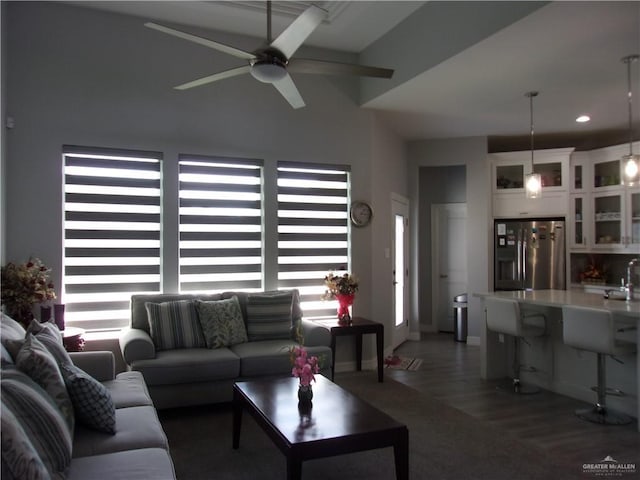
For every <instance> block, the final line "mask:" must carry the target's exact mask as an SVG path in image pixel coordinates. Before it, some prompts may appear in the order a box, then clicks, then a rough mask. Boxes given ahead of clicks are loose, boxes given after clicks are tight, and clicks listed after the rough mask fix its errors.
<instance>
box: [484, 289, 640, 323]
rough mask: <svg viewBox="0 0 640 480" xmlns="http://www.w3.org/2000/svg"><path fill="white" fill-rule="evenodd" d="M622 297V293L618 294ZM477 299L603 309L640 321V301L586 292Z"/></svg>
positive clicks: (507, 294) (544, 292) (522, 293)
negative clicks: (629, 300) (508, 299)
mask: <svg viewBox="0 0 640 480" xmlns="http://www.w3.org/2000/svg"><path fill="white" fill-rule="evenodd" d="M616 294H618V295H620V293H618V292H616ZM473 295H474V296H475V297H480V298H486V297H498V298H515V299H516V300H518V301H519V302H521V303H522V304H525V305H540V306H545V307H559V308H562V307H563V306H565V305H575V306H578V307H591V308H602V309H605V310H609V311H611V312H613V313H614V314H616V315H623V316H625V317H630V318H635V319H636V320H639V321H640V300H633V301H631V302H626V301H625V300H624V299H622V300H619V299H608V300H607V299H605V298H604V296H603V295H602V294H598V293H586V292H584V290H581V289H575V290H534V291H529V292H525V291H514V292H489V293H474V294H473Z"/></svg>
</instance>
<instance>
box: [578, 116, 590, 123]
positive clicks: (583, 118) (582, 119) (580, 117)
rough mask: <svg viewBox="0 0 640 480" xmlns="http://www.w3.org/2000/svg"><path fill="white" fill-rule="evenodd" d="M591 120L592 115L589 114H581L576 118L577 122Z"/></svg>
mask: <svg viewBox="0 0 640 480" xmlns="http://www.w3.org/2000/svg"><path fill="white" fill-rule="evenodd" d="M590 120H591V117H590V116H589V115H580V116H579V117H578V118H576V122H578V123H587V122H588V121H590Z"/></svg>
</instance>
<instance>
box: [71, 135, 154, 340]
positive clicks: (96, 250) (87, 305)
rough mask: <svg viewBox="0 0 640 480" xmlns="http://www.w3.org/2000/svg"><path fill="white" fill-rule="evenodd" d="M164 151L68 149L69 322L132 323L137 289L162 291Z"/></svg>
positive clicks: (93, 326) (101, 326)
mask: <svg viewBox="0 0 640 480" xmlns="http://www.w3.org/2000/svg"><path fill="white" fill-rule="evenodd" d="M161 158H162V157H161V154H159V153H155V152H132V151H120V150H111V149H98V148H93V147H71V146H65V147H64V148H63V163H64V166H63V169H64V228H63V231H64V239H63V249H64V258H63V267H64V268H63V292H62V300H63V302H64V303H65V304H66V308H65V321H66V323H67V325H69V326H78V327H81V328H85V329H87V330H90V331H91V330H112V329H118V328H122V327H124V326H127V325H128V324H129V317H130V312H129V300H130V297H131V294H133V293H152V292H159V291H160V289H161V280H160V215H161V186H160V184H161V174H160V162H161Z"/></svg>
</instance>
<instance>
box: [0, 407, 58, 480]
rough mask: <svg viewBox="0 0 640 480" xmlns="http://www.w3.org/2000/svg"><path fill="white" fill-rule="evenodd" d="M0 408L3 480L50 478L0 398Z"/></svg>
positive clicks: (24, 433) (10, 411)
mask: <svg viewBox="0 0 640 480" xmlns="http://www.w3.org/2000/svg"><path fill="white" fill-rule="evenodd" d="M0 409H1V410H2V415H1V416H0V418H1V422H0V423H1V424H0V431H1V432H2V448H1V454H0V457H1V458H2V475H1V477H2V478H3V479H4V480H21V479H29V480H48V479H49V478H51V476H50V475H49V472H48V471H47V468H46V467H45V465H44V463H43V462H42V459H41V458H40V455H38V451H37V450H36V448H35V447H34V446H33V443H32V442H31V440H29V437H28V436H27V433H26V432H25V431H24V428H22V425H21V423H20V422H19V421H18V419H17V418H16V416H15V415H14V413H13V411H12V410H11V408H10V407H9V406H8V405H6V404H5V403H4V402H2V401H1V400H0Z"/></svg>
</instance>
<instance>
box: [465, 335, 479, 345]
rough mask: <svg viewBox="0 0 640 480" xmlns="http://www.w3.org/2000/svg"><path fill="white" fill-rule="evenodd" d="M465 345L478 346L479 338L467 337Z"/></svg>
mask: <svg viewBox="0 0 640 480" xmlns="http://www.w3.org/2000/svg"><path fill="white" fill-rule="evenodd" d="M467 345H478V346H479V345H480V337H472V336H471V335H468V336H467Z"/></svg>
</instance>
